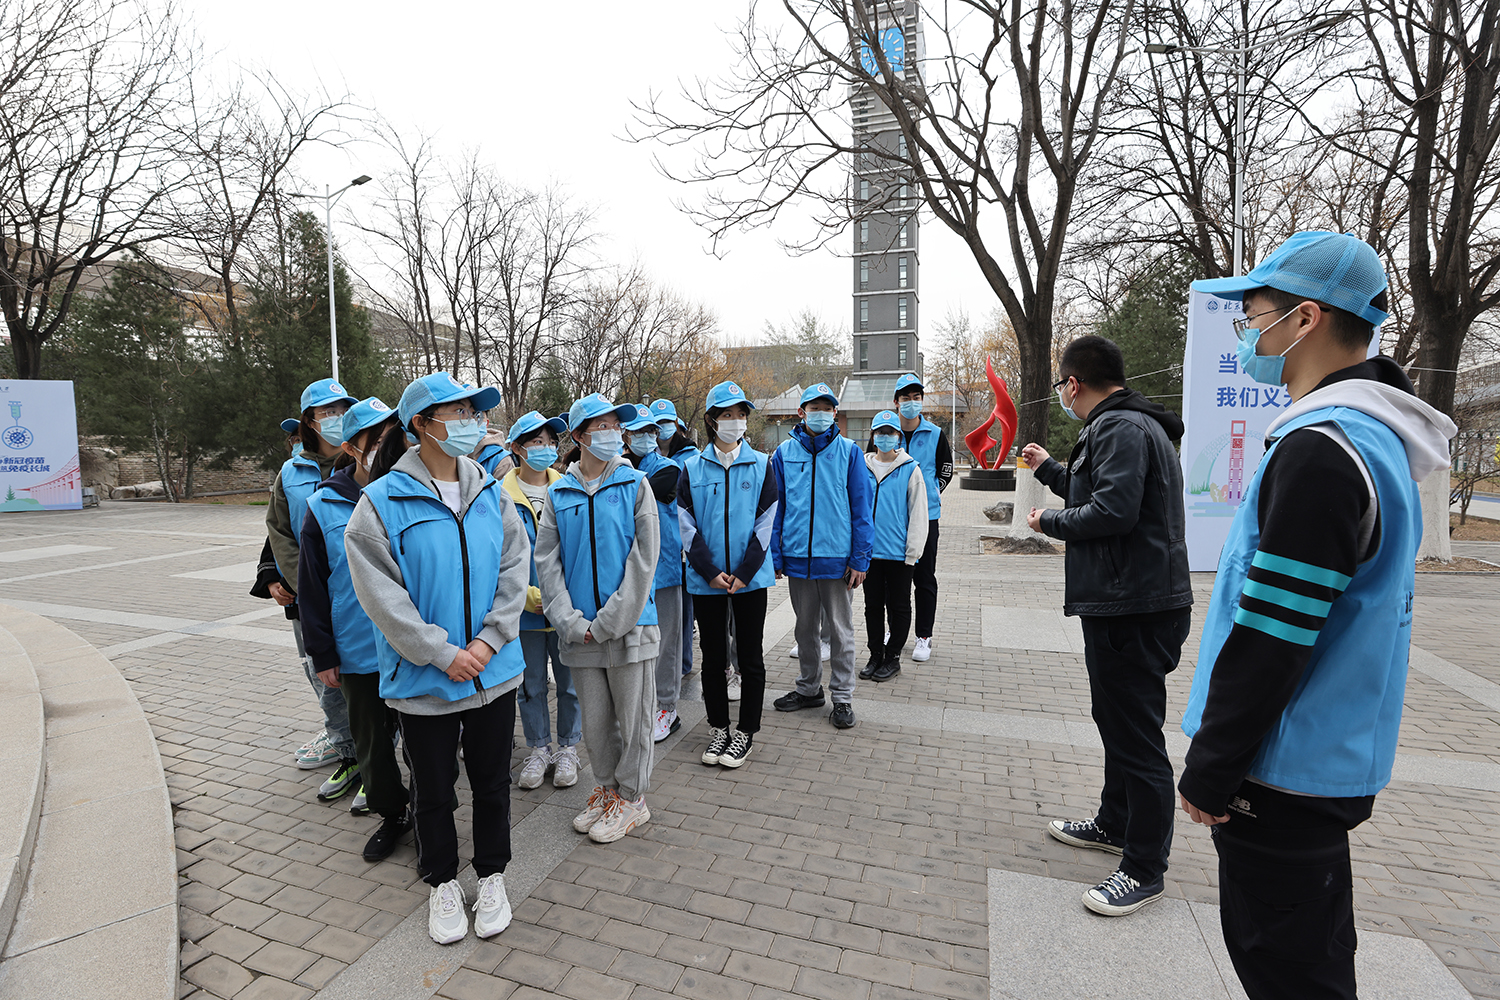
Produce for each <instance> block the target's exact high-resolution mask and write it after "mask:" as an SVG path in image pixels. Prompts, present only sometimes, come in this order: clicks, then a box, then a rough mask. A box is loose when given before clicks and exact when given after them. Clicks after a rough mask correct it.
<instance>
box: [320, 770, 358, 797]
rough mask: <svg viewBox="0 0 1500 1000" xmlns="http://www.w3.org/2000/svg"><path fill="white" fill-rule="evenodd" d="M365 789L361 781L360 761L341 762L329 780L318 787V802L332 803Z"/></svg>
mask: <svg viewBox="0 0 1500 1000" xmlns="http://www.w3.org/2000/svg"><path fill="white" fill-rule="evenodd" d="M361 787H363V786H362V785H361V784H360V780H359V761H357V760H341V761H339V766H338V767H336V768H334V769H333V773H332V774H330V775H329V776H328V780H327V781H325V782H323V784H322V785H320V786H318V801H319V802H332V801H333V800H334V799H337V798H340V797H342V796H344V795H347V794H349V793H350V792H357V791H359V789H360V788H361Z"/></svg>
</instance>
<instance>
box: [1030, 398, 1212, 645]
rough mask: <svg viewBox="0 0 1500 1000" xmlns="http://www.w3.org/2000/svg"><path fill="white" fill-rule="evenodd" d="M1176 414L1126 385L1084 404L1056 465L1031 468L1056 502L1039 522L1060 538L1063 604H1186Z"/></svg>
mask: <svg viewBox="0 0 1500 1000" xmlns="http://www.w3.org/2000/svg"><path fill="white" fill-rule="evenodd" d="M1181 437H1182V418H1180V417H1178V416H1177V414H1175V413H1171V412H1169V411H1168V410H1167V409H1165V408H1164V407H1162V406H1161V405H1159V404H1157V403H1153V402H1151V401H1150V400H1149V399H1147V398H1146V397H1145V396H1142V395H1141V394H1140V393H1138V392H1135V391H1133V390H1130V389H1121V390H1120V391H1118V392H1116V393H1114V394H1113V395H1112V396H1109V397H1108V398H1107V399H1105V400H1104V401H1103V402H1101V403H1100V404H1099V405H1098V406H1096V407H1094V409H1093V410H1092V411H1091V412H1090V413H1089V416H1088V421H1087V422H1086V423H1085V424H1084V427H1083V432H1082V433H1081V434H1079V435H1078V444H1076V445H1074V447H1073V454H1072V455H1071V456H1069V458H1068V465H1067V467H1066V468H1064V467H1063V466H1062V465H1060V464H1058V463H1057V462H1056V461H1054V460H1053V459H1050V458H1049V459H1047V461H1045V462H1043V463H1042V467H1041V468H1040V469H1037V470H1036V477H1037V479H1039V480H1041V482H1042V483H1043V484H1045V485H1046V486H1047V487H1048V488H1049V489H1051V490H1052V492H1053V493H1056V494H1057V495H1058V496H1060V497H1062V498H1063V499H1064V500H1066V501H1067V507H1066V509H1064V510H1048V511H1044V512H1043V513H1042V519H1041V525H1042V531H1043V532H1045V533H1046V534H1048V535H1051V536H1052V537H1053V538H1059V539H1061V540H1063V541H1065V542H1067V543H1068V550H1067V556H1066V558H1065V565H1066V567H1067V585H1066V588H1065V590H1064V597H1063V613H1064V614H1069V615H1101V616H1102V615H1138V614H1149V613H1152V612H1157V611H1170V610H1173V609H1176V608H1186V607H1191V606H1192V603H1193V585H1192V582H1191V580H1190V578H1189V577H1188V557H1187V538H1186V531H1187V526H1186V516H1185V514H1184V513H1183V503H1182V467H1181V465H1179V464H1178V461H1177V452H1176V451H1174V450H1173V448H1172V442H1173V441H1176V440H1178V439H1179V438H1181Z"/></svg>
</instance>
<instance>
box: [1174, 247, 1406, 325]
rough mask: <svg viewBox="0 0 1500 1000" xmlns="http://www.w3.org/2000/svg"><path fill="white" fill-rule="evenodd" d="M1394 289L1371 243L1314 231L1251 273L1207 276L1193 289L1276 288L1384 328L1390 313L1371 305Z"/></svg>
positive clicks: (1222, 291) (1241, 290) (1242, 290)
mask: <svg viewBox="0 0 1500 1000" xmlns="http://www.w3.org/2000/svg"><path fill="white" fill-rule="evenodd" d="M1388 285H1389V282H1387V280H1386V276H1385V267H1384V266H1383V265H1382V264H1381V263H1380V255H1379V254H1378V253H1376V252H1375V248H1374V247H1372V246H1370V244H1368V243H1366V242H1365V241H1364V240H1362V239H1360V238H1359V237H1357V236H1355V235H1354V234H1353V233H1330V232H1324V231H1323V230H1311V231H1307V232H1301V233H1296V234H1295V235H1293V236H1292V237H1291V238H1290V239H1288V240H1287V241H1286V242H1285V243H1283V244H1281V246H1279V247H1277V248H1276V249H1275V250H1273V251H1271V253H1270V255H1269V256H1267V257H1266V259H1265V260H1263V261H1261V262H1260V263H1259V264H1257V265H1256V266H1255V269H1254V270H1253V271H1251V272H1250V273H1249V274H1246V275H1243V276H1241V277H1236V278H1204V279H1201V280H1199V281H1195V282H1193V290H1194V291H1198V292H1207V293H1209V294H1210V295H1226V294H1236V293H1239V294H1243V293H1245V292H1248V291H1251V290H1252V289H1256V288H1275V289H1278V290H1280V291H1283V292H1287V293H1288V294H1291V295H1300V296H1302V297H1304V298H1308V299H1312V300H1313V301H1315V302H1326V303H1328V304H1329V305H1331V306H1336V307H1337V308H1339V309H1343V310H1344V311H1345V312H1351V313H1353V314H1354V315H1356V316H1358V317H1360V318H1361V319H1363V320H1366V321H1367V322H1369V324H1370V325H1371V326H1379V325H1380V324H1381V323H1384V322H1385V319H1386V315H1387V314H1386V313H1384V312H1382V311H1381V310H1379V309H1377V308H1376V307H1375V306H1374V305H1372V304H1371V302H1372V301H1373V300H1374V298H1375V296H1377V295H1379V294H1380V293H1381V292H1383V291H1385V290H1386V288H1387V287H1388Z"/></svg>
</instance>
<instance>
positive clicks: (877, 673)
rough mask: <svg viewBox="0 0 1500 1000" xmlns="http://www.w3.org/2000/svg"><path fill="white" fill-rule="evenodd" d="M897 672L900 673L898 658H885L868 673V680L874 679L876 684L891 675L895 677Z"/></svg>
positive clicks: (886, 679)
mask: <svg viewBox="0 0 1500 1000" xmlns="http://www.w3.org/2000/svg"><path fill="white" fill-rule="evenodd" d="M899 673H901V660H900V659H899V658H894V657H893V658H891V659H889V660H886V661H885V662H884V663H882V664H881V665H880V666H878V667H876V668H875V669H874V670H873V671H872V672H871V673H870V680H872V681H874V682H875V683H876V684H879V683H881V682H883V681H888V680H890V679H891V678H892V677H895V676H896V675H897V674H899Z"/></svg>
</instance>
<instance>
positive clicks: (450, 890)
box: [427, 879, 469, 944]
mask: <svg viewBox="0 0 1500 1000" xmlns="http://www.w3.org/2000/svg"><path fill="white" fill-rule="evenodd" d="M427 933H428V935H429V936H430V937H431V938H432V939H433V940H434V941H436V942H437V943H438V944H452V943H453V942H455V941H462V940H463V939H464V935H465V934H467V933H469V918H468V916H467V915H465V913H464V887H463V886H461V885H459V884H458V879H454V880H453V881H451V882H444V883H443V884H442V885H435V886H433V887H432V892H431V894H430V895H429V896H428V897H427Z"/></svg>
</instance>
